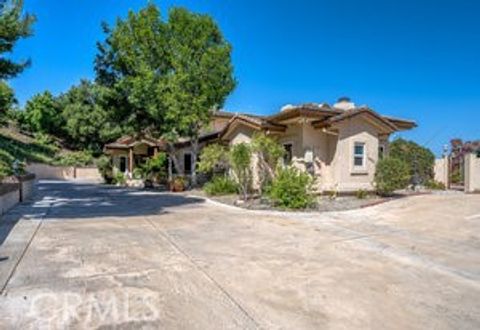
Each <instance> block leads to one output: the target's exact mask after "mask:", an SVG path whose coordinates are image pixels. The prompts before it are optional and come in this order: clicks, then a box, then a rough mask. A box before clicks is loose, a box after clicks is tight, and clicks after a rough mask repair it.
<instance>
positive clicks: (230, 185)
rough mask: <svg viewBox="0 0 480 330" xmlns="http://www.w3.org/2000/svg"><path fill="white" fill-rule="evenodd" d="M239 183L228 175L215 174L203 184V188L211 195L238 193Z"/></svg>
mask: <svg viewBox="0 0 480 330" xmlns="http://www.w3.org/2000/svg"><path fill="white" fill-rule="evenodd" d="M238 188H239V187H238V184H237V183H236V182H235V181H233V180H232V179H230V178H229V177H228V176H215V177H213V179H212V180H211V181H210V182H207V183H206V184H205V185H204V186H203V190H204V191H205V192H206V193H207V194H208V195H211V196H220V195H229V194H236V193H237V192H238Z"/></svg>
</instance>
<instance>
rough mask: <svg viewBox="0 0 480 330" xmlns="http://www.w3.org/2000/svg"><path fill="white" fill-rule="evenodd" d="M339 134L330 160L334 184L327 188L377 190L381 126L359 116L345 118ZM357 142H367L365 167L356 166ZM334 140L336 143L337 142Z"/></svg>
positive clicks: (331, 148) (339, 128)
mask: <svg viewBox="0 0 480 330" xmlns="http://www.w3.org/2000/svg"><path fill="white" fill-rule="evenodd" d="M338 132H339V134H338V137H337V141H336V143H335V140H336V139H331V140H330V141H329V142H330V144H329V149H330V152H331V153H333V154H332V155H331V157H332V161H331V163H330V171H329V172H330V176H331V177H330V180H331V181H330V183H329V185H325V186H324V187H323V188H324V189H325V190H338V191H345V192H347V191H356V190H358V189H365V190H372V189H374V185H373V181H374V176H375V167H376V164H377V161H378V145H379V144H378V143H379V140H378V134H377V129H376V128H375V127H374V126H373V125H371V124H369V123H368V122H366V121H365V120H363V119H361V118H359V117H357V118H352V119H349V120H345V121H343V122H341V123H340V124H339V125H338ZM356 142H360V143H364V144H365V166H364V168H355V167H354V165H353V150H354V145H355V143H356ZM332 143H334V144H335V145H333V144H332Z"/></svg>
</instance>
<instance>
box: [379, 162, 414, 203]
mask: <svg viewBox="0 0 480 330" xmlns="http://www.w3.org/2000/svg"><path fill="white" fill-rule="evenodd" d="M409 181H410V168H409V166H408V164H407V163H406V162H405V161H403V160H401V159H398V158H393V157H386V158H384V159H381V160H379V161H378V163H377V168H376V172H375V186H376V189H377V193H378V194H379V195H381V196H390V195H392V193H393V192H394V191H395V190H398V189H404V188H406V187H407V186H408V184H409Z"/></svg>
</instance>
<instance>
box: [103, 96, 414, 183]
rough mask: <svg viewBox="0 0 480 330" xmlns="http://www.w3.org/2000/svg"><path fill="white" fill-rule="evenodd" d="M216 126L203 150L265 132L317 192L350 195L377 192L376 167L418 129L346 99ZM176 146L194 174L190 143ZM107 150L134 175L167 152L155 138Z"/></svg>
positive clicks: (220, 119) (220, 118) (224, 117)
mask: <svg viewBox="0 0 480 330" xmlns="http://www.w3.org/2000/svg"><path fill="white" fill-rule="evenodd" d="M210 126H211V127H210V131H209V132H206V133H205V134H203V135H202V136H201V137H200V146H203V145H205V144H208V143H212V142H220V143H224V144H230V145H231V144H236V143H242V142H245V143H249V142H250V141H251V139H252V136H253V135H254V134H255V133H256V132H263V133H265V134H267V135H270V136H274V137H275V138H277V139H278V141H279V142H280V143H281V144H282V145H283V146H284V148H285V156H284V160H283V161H284V163H285V164H291V165H293V166H295V167H297V168H299V169H301V170H303V171H306V172H308V173H310V174H311V175H312V176H314V177H315V179H316V180H315V187H316V189H317V191H345V192H347V191H356V190H358V189H365V190H371V189H373V179H374V174H375V166H376V163H377V161H378V159H379V158H381V157H383V156H384V155H386V154H387V153H388V139H389V137H390V136H391V134H392V133H395V132H398V131H403V130H408V129H411V128H413V127H416V124H415V122H413V121H410V120H405V119H399V118H393V117H388V116H383V115H380V114H378V113H377V112H375V111H374V110H372V109H370V108H369V107H367V106H360V107H357V106H356V105H355V104H354V103H353V102H351V101H350V99H348V98H341V99H339V100H338V102H337V103H335V104H334V105H333V106H330V105H328V104H326V103H321V104H314V103H308V104H300V105H287V106H285V107H283V108H282V109H281V111H279V112H278V113H275V114H273V115H270V116H258V115H250V114H239V113H231V112H225V111H218V112H217V113H215V115H214V116H213V120H212V124H211V125H210ZM175 147H176V150H177V151H176V152H177V154H178V156H179V157H178V159H179V160H180V169H177V170H178V171H179V172H180V173H181V174H185V175H188V174H189V173H191V170H192V168H191V166H192V159H191V153H190V143H189V141H188V140H183V141H179V142H178V143H177V144H176V145H175ZM105 150H106V152H108V153H110V154H111V155H112V157H113V162H114V164H115V166H116V167H117V168H118V170H120V171H122V172H129V173H131V171H132V170H133V168H134V166H135V164H138V163H139V162H141V161H142V159H144V158H145V157H149V156H151V155H153V154H155V152H158V151H159V150H164V146H163V149H162V142H161V141H157V140H154V139H142V140H138V141H135V140H132V139H129V138H128V137H127V138H123V139H120V140H118V141H116V142H114V143H112V144H108V145H106V146H105ZM254 162H255V161H254ZM253 166H254V167H255V164H253ZM254 179H255V178H254ZM254 181H255V180H254Z"/></svg>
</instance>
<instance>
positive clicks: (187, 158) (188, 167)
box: [183, 154, 192, 174]
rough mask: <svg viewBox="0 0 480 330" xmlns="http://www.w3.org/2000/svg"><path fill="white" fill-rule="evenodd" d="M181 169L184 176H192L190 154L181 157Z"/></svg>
mask: <svg viewBox="0 0 480 330" xmlns="http://www.w3.org/2000/svg"><path fill="white" fill-rule="evenodd" d="M183 169H184V172H185V174H192V154H184V155H183Z"/></svg>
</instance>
